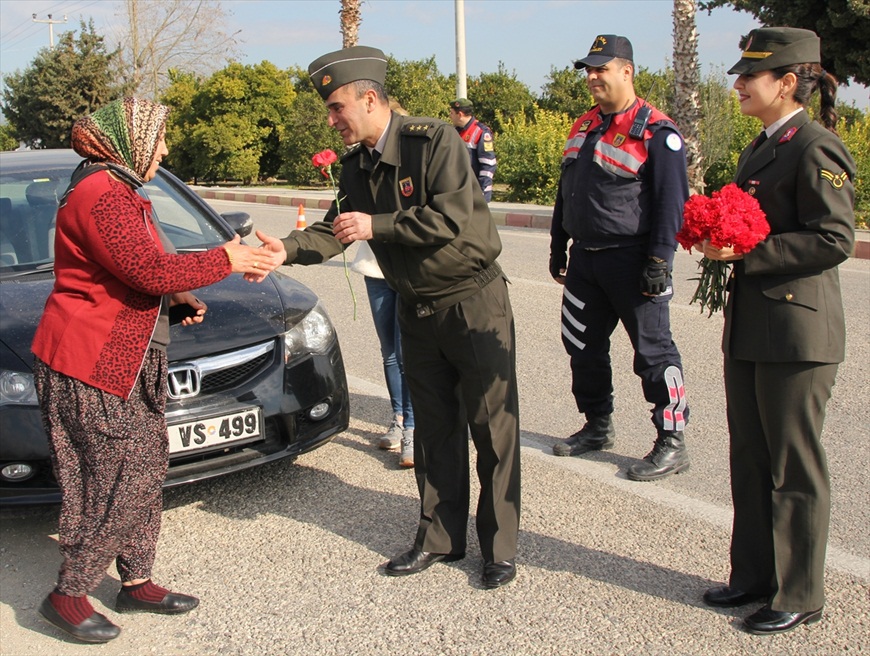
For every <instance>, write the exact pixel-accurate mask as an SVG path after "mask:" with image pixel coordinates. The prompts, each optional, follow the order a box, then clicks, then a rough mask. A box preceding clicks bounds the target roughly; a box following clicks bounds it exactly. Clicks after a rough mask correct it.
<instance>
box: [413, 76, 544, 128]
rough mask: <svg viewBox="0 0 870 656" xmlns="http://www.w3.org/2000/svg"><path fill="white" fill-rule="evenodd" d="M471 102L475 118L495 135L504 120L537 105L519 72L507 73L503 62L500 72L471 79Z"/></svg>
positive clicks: (469, 95) (469, 90)
mask: <svg viewBox="0 0 870 656" xmlns="http://www.w3.org/2000/svg"><path fill="white" fill-rule="evenodd" d="M468 99H469V100H470V101H471V102H473V103H474V117H475V118H477V119H478V120H480V121H481V122H483V123H485V124H486V125H488V126H489V127H490V128H492V130H493V132H501V131H502V130H503V128H504V121H507V120H510V119H513V118H516V117H518V116H520V115H523V114H525V113H526V112H529V113H531V112H533V108H534V106H535V97H534V95H533V94H532V92H531V91H529V87H528V86H526V85H525V83H523V82H520V81H519V80H518V79H517V74H516V72H512V73H508V72H507V69H506V68H505V65H504V63H502V62H499V63H498V71H497V72H495V73H481V74H480V75H479V76H477V77H473V78H471V80H469V82H468ZM448 102H449V100H448ZM412 113H413V112H412Z"/></svg>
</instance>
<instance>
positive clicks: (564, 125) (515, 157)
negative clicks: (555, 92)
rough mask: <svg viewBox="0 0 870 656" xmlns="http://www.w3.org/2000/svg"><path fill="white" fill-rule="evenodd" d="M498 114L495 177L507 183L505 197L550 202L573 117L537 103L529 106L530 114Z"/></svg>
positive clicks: (553, 197) (521, 200)
mask: <svg viewBox="0 0 870 656" xmlns="http://www.w3.org/2000/svg"><path fill="white" fill-rule="evenodd" d="M498 118H499V122H500V124H501V125H502V126H503V129H502V132H501V133H499V137H498V178H499V180H500V181H501V182H503V183H506V184H507V185H508V200H509V201H514V202H520V203H523V202H525V203H541V204H544V205H548V204H552V203H553V201H554V200H555V198H556V189H557V188H558V186H559V174H560V170H559V166H560V164H561V161H562V151H563V150H564V148H565V139H567V137H568V132H569V131H570V129H571V124H572V123H573V118H571V117H570V116H568V115H567V114H563V113H562V112H553V111H550V110H547V109H540V108H538V107H533V108H532V111H531V117H530V118H526V115H525V114H524V113H520V114H518V115H516V116H514V117H512V118H508V119H504V118H502V117H501V116H498Z"/></svg>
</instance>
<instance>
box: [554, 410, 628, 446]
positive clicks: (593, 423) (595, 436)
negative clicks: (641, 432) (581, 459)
mask: <svg viewBox="0 0 870 656" xmlns="http://www.w3.org/2000/svg"><path fill="white" fill-rule="evenodd" d="M615 436H616V430H615V429H614V428H613V416H612V415H593V414H590V413H588V412H587V413H586V423H585V424H583V428H581V429H580V430H578V431H577V432H576V433H574V434H573V435H572V436H571V437H569V438H568V439H567V440H564V441H562V442H559V443H558V444H554V445H553V453H555V454H556V455H557V456H579V455H582V454H584V453H586V452H587V451H600V450H602V449H610V448H612V447H613V438H614V437H615Z"/></svg>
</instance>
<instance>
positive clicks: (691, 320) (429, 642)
mask: <svg viewBox="0 0 870 656" xmlns="http://www.w3.org/2000/svg"><path fill="white" fill-rule="evenodd" d="M213 204H214V205H215V206H216V207H217V208H218V209H219V211H228V210H230V209H241V210H243V211H249V212H251V214H252V216H254V219H255V224H256V226H257V227H258V228H261V229H264V230H266V231H267V232H270V233H272V234H276V235H279V236H283V235H285V234H286V233H287V232H288V231H289V229H290V228H292V227H293V225H294V224H295V218H296V212H295V210H294V209H293V208H281V207H271V206H264V205H252V204H243V203H232V202H224V201H213ZM319 214H320V213H318V212H317V211H316V210H311V209H309V210H307V215H308V221H309V223H310V222H311V221H312V220H314V219H316V218H317V216H318V215H319ZM500 234H501V236H502V240H503V243H504V252H503V254H502V257H501V258H500V259H501V263H502V266H503V267H504V269H505V271H506V272H507V274H508V276H509V277H510V279H511V281H512V285H511V298H512V303H513V307H514V313H515V316H516V323H517V344H518V349H517V350H518V353H517V356H518V358H517V359H518V362H517V374H518V378H519V387H520V399H521V409H520V412H521V427H522V438H523V519H522V526H521V535H520V554H519V558H518V563H519V568H520V571H519V576H518V577H517V580H516V581H515V582H514V583H512V584H511V585H510V586H507V587H506V588H503V589H500V590H495V591H492V590H486V589H484V588H483V587H482V586H481V585H480V583H479V575H480V567H481V560H480V552H479V549H478V548H477V541H476V536H475V534H474V528H473V523H472V524H471V526H470V528H469V533H470V535H469V552H468V556H467V557H466V559H465V560H463V561H460V562H457V563H452V564H450V565H443V564H439V565H435V566H433V567H432V568H431V569H430V570H428V571H426V572H424V573H423V574H420V575H417V576H412V577H408V578H390V577H386V576H384V575H383V573H382V571H380V570H379V566H380V565H381V564H383V563H384V562H385V561H386V560H387V559H388V558H389V557H390V556H391V555H393V554H396V553H398V552H401V551H403V550H404V549H406V548H407V547H408V546H410V543H411V540H412V539H413V535H414V530H415V527H416V516H417V510H418V501H417V493H416V486H415V484H414V480H413V474H412V473H411V472H409V471H406V470H401V469H399V468H398V466H397V460H398V456H397V455H396V454H395V453H387V452H383V451H379V450H378V449H376V448H373V447H372V442H373V441H374V440H375V439H376V437H377V436H379V435H380V433H381V432H383V430H385V427H386V425H387V424H388V421H389V415H390V410H389V404H388V401H387V396H386V389H385V386H384V382H383V374H382V369H381V363H380V354H379V350H378V345H377V338H376V336H375V333H374V328H373V326H372V321H371V316H370V312H369V308H368V303H367V299H366V296H365V286H364V284H363V280H362V277H361V276H359V275H357V274H354V273H350V274H349V278H350V282H351V284H352V286H353V290H354V294H355V296H356V305H357V307H356V319H355V320H354V317H353V314H354V307H353V302H352V298H351V292H350V290H349V288H348V281H347V279H346V278H345V272H344V269H343V267H342V263H341V260H340V259H335V260H333V261H331V262H329V263H326V264H323V265H318V266H312V267H288V268H286V271H287V272H288V273H290V275H293V276H294V277H296V278H297V279H299V280H300V281H302V282H303V283H305V284H307V285H308V286H309V287H311V288H312V289H313V290H314V291H316V292H317V293H318V294H319V295H320V296H321V298H322V299H323V300H324V302H325V304H326V307H327V309H328V311H329V314H330V316H331V317H332V319H333V321H334V323H335V324H336V327H337V330H338V333H339V337H340V340H341V344H342V350H343V353H344V358H345V363H346V365H347V370H348V380H349V384H350V388H351V403H352V407H351V426H350V429H349V430H348V431H347V432H346V433H344V434H342V435H340V436H338V437H337V438H336V439H335V440H334V441H333V442H332V443H330V444H328V445H326V446H325V447H323V448H321V449H319V450H317V451H315V452H312V453H310V454H306V455H304V456H302V457H301V458H299V460H297V461H296V462H295V463H288V462H283V463H275V464H272V465H269V466H266V467H262V468H260V469H258V470H255V471H249V472H243V473H239V474H236V475H232V476H229V477H225V478H222V479H219V480H215V481H209V482H205V483H200V484H196V485H192V486H188V487H185V488H182V489H177V490H172V491H169V492H167V494H166V511H165V513H164V525H163V532H162V536H161V543H160V552H159V554H158V562H157V565H156V571H155V580H157V582H159V583H161V584H163V585H167V586H169V587H172V588H173V589H177V590H179V591H183V592H190V593H192V594H197V595H199V596H201V597H202V605H201V606H200V608H199V609H197V610H196V611H194V612H193V613H191V614H190V615H188V616H185V617H174V618H173V617H161V616H152V615H130V616H121V615H117V614H116V613H114V611H113V610H112V605H113V600H114V595H115V592H116V588H117V574H116V573H115V572H114V571H113V570H112V569H110V570H109V572H108V576H107V578H106V579H105V581H104V583H103V584H102V585H101V586H100V588H99V589H98V590H97V591H96V593H95V595H94V598H95V602H96V603H95V605H96V606H97V608H98V610H101V611H103V612H106V613H107V614H108V615H109V616H110V617H112V618H113V619H115V620H116V621H117V622H118V623H119V624H120V625H121V626H122V628H123V632H122V634H121V636H120V637H119V638H118V639H117V640H115V641H113V642H112V643H109V644H107V645H105V646H102V647H93V646H85V645H79V644H75V643H72V642H66V641H63V640H62V639H60V638H61V635H60V633H59V632H58V631H57V630H55V629H54V628H53V627H51V626H50V625H48V624H46V623H45V622H44V621H42V620H41V619H40V618H39V615H38V613H37V611H36V608H37V606H38V604H39V603H40V601H41V600H42V598H43V597H44V596H45V594H46V593H47V592H48V590H49V589H50V588H51V585H52V582H53V580H54V573H55V571H56V569H57V566H58V564H59V556H58V554H57V549H56V544H55V542H54V539H55V533H56V520H57V516H56V510H55V509H26V510H25V509H21V510H14V511H4V512H3V513H2V515H0V516H2V525H0V654H3V655H6V654H8V655H10V656H11V655H15V656H17V655H19V654H22V655H23V654H78V653H85V652H86V651H90V652H94V651H99V652H100V653H101V654H111V655H115V654H125V655H126V654H157V655H163V654H179V655H180V654H185V655H193V654H203V655H205V654H209V655H211V654H214V653H217V652H221V653H226V654H276V655H277V654H341V655H345V654H360V655H380V654H402V655H406V654H421V655H428V654H481V655H483V654H498V655H500V656H505V655H513V654H516V655H520V654H541V655H549V654H638V655H640V654H662V655H664V654H667V655H672V654H699V655H701V654H703V655H708V654H711V653H716V654H719V655H723V656H724V655H726V654H748V653H752V654H758V655H765V654H771V655H773V654H777V655H779V654H806V655H810V654H812V655H813V656H816V655H827V654H831V655H833V654H841V653H849V654H860V653H870V604H868V603H867V602H868V585H870V504H868V502H870V494H868V492H870V484H868V483H867V479H866V473H865V471H866V461H867V455H866V454H867V444H868V426H870V411H868V406H867V402H866V396H867V394H866V392H867V382H868V380H870V375H868V373H870V372H868V369H870V343H868V339H867V326H868V325H870V320H868V319H870V317H868V314H870V262H868V261H867V260H854V259H853V260H849V261H848V262H846V263H845V264H844V265H843V266H842V267H841V269H840V275H841V279H842V282H843V289H844V296H845V300H846V305H847V323H848V331H849V338H848V344H847V353H848V355H847V361H846V363H844V364H843V365H842V366H841V368H840V371H839V376H838V381H837V386H836V388H835V390H834V398H833V399H832V401H831V402H830V403H829V405H828V421H827V425H826V430H825V436H824V442H825V445H826V448H827V451H828V457H829V463H830V468H831V473H832V478H833V486H834V489H833V495H834V497H833V498H834V500H833V503H834V507H833V518H832V526H831V540H830V544H829V553H828V572H827V595H828V600H827V605H826V608H825V617H824V620H823V621H822V622H821V623H820V624H817V625H813V626H812V627H809V628H807V627H801V628H799V629H798V630H796V631H794V632H792V633H789V634H785V635H782V636H774V637H755V636H750V635H749V634H746V633H744V632H742V631H741V630H740V629H739V620H740V618H741V617H743V616H744V615H745V614H747V613H749V612H752V611H753V610H754V609H755V608H756V606H750V607H747V608H744V609H735V610H734V611H730V610H712V609H709V608H707V607H705V606H704V605H703V603H702V602H701V594H702V592H703V590H704V589H705V588H707V587H708V586H710V585H713V584H716V583H718V582H720V581H722V580H723V578H724V577H726V576H727V573H728V538H729V529H730V521H731V511H730V492H729V487H728V465H727V429H726V426H725V416H724V395H723V390H722V375H721V370H722V369H721V352H720V349H719V341H720V337H721V330H722V319H721V317H720V316H714V317H712V318H707V316H706V315H704V314H700V312H699V309H698V307H697V306H690V305H688V300H689V298H690V297H691V293H692V291H693V289H694V284H695V283H694V282H691V281H689V280H688V279H689V278H691V277H692V276H693V275H694V270H695V256H694V255H689V254H687V253H683V252H680V253H678V254H677V257H676V262H675V269H676V271H675V281H676V298H675V300H674V302H673V303H672V304H671V307H672V310H671V316H672V319H671V321H672V328H673V331H674V336H675V340H676V342H677V344H678V346H679V347H680V350H681V352H682V356H683V363H684V367H685V374H686V388H687V393H688V395H689V401H690V405H691V408H692V417H691V423H690V426H689V429H688V431H687V439H688V440H689V448H690V452H691V457H692V467H691V469H690V470H688V471H687V472H685V473H682V474H680V475H678V476H674V477H671V478H668V479H666V480H664V481H660V482H658V483H636V482H632V481H628V480H627V479H625V476H624V474H623V473H622V472H624V470H625V468H626V467H627V466H628V465H630V464H631V463H632V462H634V461H635V459H637V458H641V457H643V456H644V455H645V454H646V452H647V451H648V450H649V449H650V447H651V445H652V440H653V437H654V431H653V429H652V425H651V424H650V422H649V414H648V412H649V410H648V408H647V406H646V404H645V403H644V401H643V399H642V395H641V390H640V384H639V381H638V379H637V378H636V377H635V376H634V374H633V373H632V369H631V348H630V345H629V343H628V340H627V338H626V337H625V334H624V332H622V331H621V329H619V328H618V329H617V332H616V333H614V339H613V350H612V356H613V362H614V370H615V379H614V386H615V388H616V395H617V398H616V405H617V410H616V415H615V421H616V428H617V441H616V445H615V448H614V449H613V450H612V451H608V452H604V453H597V454H591V455H588V456H587V457H584V458H556V457H554V456H552V455H550V447H551V445H552V444H553V443H554V441H555V440H556V439H559V438H562V437H565V436H567V435H568V434H570V433H572V432H573V431H575V430H577V428H579V426H580V425H581V423H582V421H581V418H580V417H579V416H578V413H577V411H576V408H575V406H574V403H573V399H572V397H571V395H570V389H569V388H570V372H569V369H568V362H567V357H566V355H565V354H564V351H563V349H562V345H561V342H560V339H559V328H558V320H559V319H558V318H559V299H560V293H561V292H560V287H559V286H558V285H556V284H555V283H553V282H552V280H550V279H549V276H548V274H547V271H546V259H547V251H548V236H547V235H546V233H544V232H541V231H535V230H529V229H510V228H505V229H502V230H501V231H500ZM249 241H251V240H249ZM354 252H355V248H352V249H351V250H350V251H349V253H348V255H349V259H352V257H353V254H354ZM472 494H473V496H476V490H473V492H472Z"/></svg>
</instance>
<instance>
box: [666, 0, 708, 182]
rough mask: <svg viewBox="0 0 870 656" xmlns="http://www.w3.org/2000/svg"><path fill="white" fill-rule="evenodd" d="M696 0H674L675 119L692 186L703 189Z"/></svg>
mask: <svg viewBox="0 0 870 656" xmlns="http://www.w3.org/2000/svg"><path fill="white" fill-rule="evenodd" d="M695 11H696V7H695V0H674V85H675V87H676V88H675V93H674V106H673V112H672V113H673V115H672V118H673V119H674V121H676V123H677V125H678V126H679V127H680V131H681V132H682V133H683V137H684V138H685V140H686V161H687V164H688V174H689V189H690V190H691V192H692V193H703V191H704V167H703V161H702V156H701V138H700V122H701V101H700V87H701V72H700V69H699V66H698V30H697V29H696V27H695Z"/></svg>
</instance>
